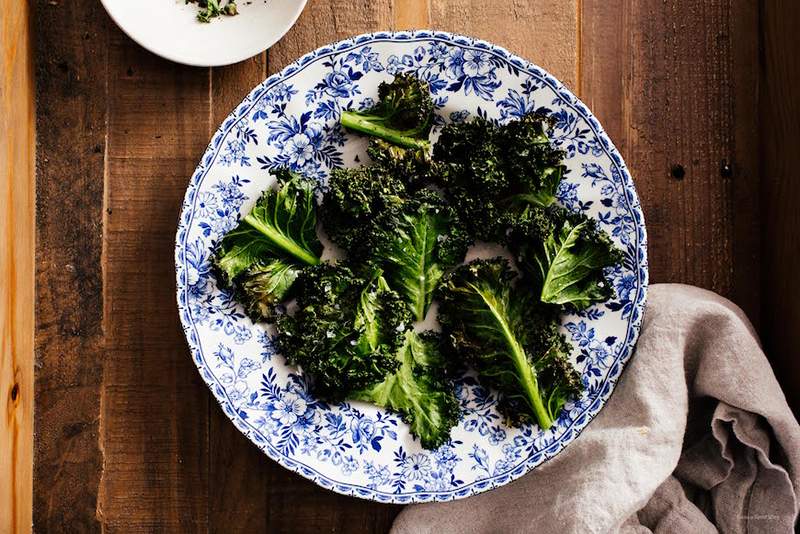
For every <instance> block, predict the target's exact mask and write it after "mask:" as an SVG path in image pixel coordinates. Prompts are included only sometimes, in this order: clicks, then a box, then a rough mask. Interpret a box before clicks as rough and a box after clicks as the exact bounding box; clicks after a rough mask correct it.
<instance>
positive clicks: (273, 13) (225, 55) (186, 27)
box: [102, 0, 306, 67]
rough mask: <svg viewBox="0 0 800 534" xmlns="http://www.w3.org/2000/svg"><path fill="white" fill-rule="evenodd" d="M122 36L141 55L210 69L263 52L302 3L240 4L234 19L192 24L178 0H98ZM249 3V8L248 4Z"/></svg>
mask: <svg viewBox="0 0 800 534" xmlns="http://www.w3.org/2000/svg"><path fill="white" fill-rule="evenodd" d="M102 2H103V6H104V7H105V8H106V11H108V14H109V15H110V16H111V18H112V19H113V20H114V22H116V23H117V25H118V26H119V27H120V28H122V31H124V32H125V33H127V34H128V36H129V37H130V38H131V39H133V40H134V41H136V42H137V43H139V44H140V45H142V46H143V47H144V48H146V49H147V50H149V51H151V52H153V53H154V54H157V55H159V56H161V57H163V58H166V59H169V60H171V61H176V62H178V63H183V64H185V65H193V66H198V67H216V66H220V65H230V64H231V63H237V62H239V61H242V60H244V59H247V58H249V57H252V56H254V55H256V54H258V53H260V52H263V51H264V50H266V49H267V48H269V47H270V46H272V45H273V44H275V43H276V42H277V41H278V39H280V38H281V37H283V36H284V34H285V33H286V32H287V31H289V28H291V27H292V26H293V25H294V23H295V21H296V20H297V17H299V16H300V13H301V12H302V11H303V8H304V7H305V5H306V0H240V1H239V2H237V7H238V9H239V14H238V15H235V16H226V15H221V16H219V17H217V18H215V19H212V20H211V22H208V23H204V22H200V21H198V20H197V13H198V11H199V9H200V8H199V7H198V6H197V4H186V3H185V1H184V0H137V1H135V2H134V1H131V0H102ZM248 2H249V3H248Z"/></svg>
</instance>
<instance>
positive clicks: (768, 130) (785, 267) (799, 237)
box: [759, 0, 800, 414]
mask: <svg viewBox="0 0 800 534" xmlns="http://www.w3.org/2000/svg"><path fill="white" fill-rule="evenodd" d="M762 6H763V7H762V12H761V15H762V27H763V41H762V50H763V63H762V66H761V73H760V74H761V86H760V89H761V95H762V97H761V106H760V112H761V125H760V128H759V133H760V135H759V138H760V140H761V145H760V148H761V151H760V152H761V161H762V170H761V176H762V184H763V188H762V192H763V196H762V200H763V206H762V208H763V211H762V213H763V225H762V230H763V234H762V239H763V249H762V250H763V258H764V259H763V264H762V265H763V283H764V286H763V295H764V300H763V309H762V310H763V321H762V325H763V333H764V335H763V338H764V343H765V348H766V352H767V355H768V356H769V357H770V359H771V361H772V364H773V366H774V368H775V374H776V375H777V376H778V380H780V382H781V384H782V385H783V387H784V391H785V392H786V396H787V397H788V400H789V404H790V405H791V406H792V407H793V409H794V412H795V414H800V358H799V357H798V347H800V279H798V273H800V231H799V230H798V229H799V228H800V207H798V206H800V177H799V176H798V173H799V171H798V169H800V151H798V146H800V88H798V80H800V57H798V54H797V51H798V50H800V32H798V28H800V6H798V4H797V3H796V2H792V1H778V0H775V1H772V0H770V1H769V2H763V3H762Z"/></svg>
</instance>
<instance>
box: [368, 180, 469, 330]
mask: <svg viewBox="0 0 800 534" xmlns="http://www.w3.org/2000/svg"><path fill="white" fill-rule="evenodd" d="M366 243H367V246H368V248H369V249H370V250H371V251H372V254H371V256H372V258H373V261H375V262H376V263H377V264H379V265H381V266H382V267H383V268H384V269H385V270H386V274H387V279H388V281H389V283H390V285H391V286H392V287H393V288H394V289H395V290H397V291H398V292H399V293H400V294H401V295H403V297H404V298H405V300H406V302H407V303H408V306H409V308H410V309H411V312H412V314H413V316H414V319H415V320H416V321H422V320H423V319H425V314H426V313H427V311H428V307H429V306H430V304H431V301H432V300H433V292H434V290H435V289H436V287H437V286H438V285H439V281H440V279H441V278H442V275H443V274H444V273H445V270H446V269H448V268H450V267H452V266H454V265H456V264H458V263H460V262H461V261H463V259H464V255H465V254H466V252H467V247H468V246H469V244H470V240H469V237H468V236H467V234H466V233H465V232H464V231H463V230H462V229H461V224H460V222H459V221H458V217H457V216H456V214H455V212H454V211H453V210H452V209H451V208H450V206H448V205H447V204H446V203H445V202H444V200H443V199H442V197H440V196H439V195H438V194H437V193H436V192H435V191H432V190H430V189H422V190H420V191H418V192H416V193H415V194H414V195H413V196H411V197H409V198H408V199H407V200H406V201H404V202H402V203H398V204H395V205H393V206H392V209H387V210H386V211H384V212H383V213H382V214H381V216H379V217H376V218H375V219H374V221H373V224H372V229H371V232H370V234H369V238H368V239H367V242H366Z"/></svg>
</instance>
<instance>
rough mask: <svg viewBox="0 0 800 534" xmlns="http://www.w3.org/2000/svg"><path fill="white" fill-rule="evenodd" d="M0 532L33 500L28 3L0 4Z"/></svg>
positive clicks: (19, 526) (25, 526) (23, 522)
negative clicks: (1, 187) (0, 187)
mask: <svg viewBox="0 0 800 534" xmlns="http://www.w3.org/2000/svg"><path fill="white" fill-rule="evenodd" d="M0 12H2V13H4V15H3V16H2V17H0V50H2V52H3V56H2V59H0V131H2V132H4V136H5V139H4V140H3V141H2V142H0V171H1V172H3V181H4V185H5V187H4V189H5V190H4V191H3V193H2V195H0V213H1V214H2V216H3V222H2V225H1V226H2V228H4V229H5V231H4V232H2V237H0V280H2V281H3V283H2V285H0V332H1V333H0V339H2V348H0V413H2V414H3V416H2V417H1V418H0V480H2V481H3V483H2V484H0V530H2V531H3V532H26V531H29V530H30V526H31V507H32V504H33V503H32V501H33V491H32V482H33V472H32V471H33V350H34V349H33V332H34V315H33V307H32V306H31V302H33V299H34V246H35V245H34V234H35V222H34V210H35V190H34V185H35V179H36V177H35V173H34V165H35V149H34V145H35V142H36V139H35V135H34V132H35V129H34V126H35V121H36V117H35V112H34V90H35V89H34V83H33V58H32V51H31V47H30V10H29V6H28V4H22V5H14V6H12V2H10V1H9V0H2V1H0Z"/></svg>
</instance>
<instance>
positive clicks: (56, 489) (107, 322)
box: [0, 0, 800, 533]
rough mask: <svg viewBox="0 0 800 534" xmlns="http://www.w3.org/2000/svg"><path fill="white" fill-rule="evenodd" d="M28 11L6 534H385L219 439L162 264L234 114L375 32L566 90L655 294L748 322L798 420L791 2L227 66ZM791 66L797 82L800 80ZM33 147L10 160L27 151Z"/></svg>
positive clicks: (620, 2) (102, 22)
mask: <svg viewBox="0 0 800 534" xmlns="http://www.w3.org/2000/svg"><path fill="white" fill-rule="evenodd" d="M0 4H2V5H3V6H5V7H6V8H7V9H2V10H0V11H1V12H3V13H4V15H1V16H2V17H4V19H3V20H4V22H3V25H2V27H0V33H2V31H3V30H5V37H3V38H2V40H3V46H4V50H5V52H6V54H5V59H4V61H5V64H4V65H5V66H6V67H7V68H8V71H7V72H9V73H11V72H12V67H13V68H15V69H16V68H17V67H19V65H20V64H21V65H22V67H20V68H21V69H22V70H21V71H20V72H21V74H18V75H17V76H18V77H15V78H14V80H16V81H15V82H14V84H13V86H12V87H11V89H9V90H8V91H11V92H8V91H7V92H6V93H5V98H6V102H5V103H6V106H8V107H7V108H4V109H11V108H12V107H13V108H15V109H14V112H13V113H9V114H8V115H4V116H3V117H0V126H3V130H4V131H5V130H7V129H8V128H12V127H13V126H14V121H16V124H17V128H18V132H22V134H23V135H28V136H30V135H31V133H32V132H31V128H30V126H31V124H30V113H31V111H30V110H31V109H32V108H30V106H27V107H23V108H22V109H21V110H20V109H19V108H18V107H17V106H16V105H12V103H11V102H10V100H8V99H9V98H11V97H10V96H9V95H14V94H17V95H24V93H25V92H26V91H30V87H31V85H30V76H29V74H30V72H31V71H30V70H26V68H25V59H24V58H23V57H22V56H20V55H19V54H23V53H27V51H28V45H29V44H30V43H29V42H28V41H27V40H26V37H25V35H27V33H26V32H27V25H26V22H27V13H26V10H25V9H24V8H23V9H16V8H15V9H12V6H11V2H10V1H8V0H0ZM33 4H34V6H33V10H32V13H33V14H32V20H33V26H32V28H33V29H32V38H31V39H32V44H33V48H34V49H35V56H34V60H33V64H34V66H35V73H36V84H37V88H36V99H37V102H36V106H37V112H36V131H37V136H38V142H37V145H36V175H35V184H36V196H37V200H36V227H35V228H36V248H35V251H36V256H35V273H36V277H35V289H36V297H35V310H36V321H35V355H36V358H35V364H36V365H35V388H34V389H35V415H36V419H35V444H34V446H33V448H32V450H33V459H32V460H31V455H30V452H29V451H30V449H27V451H28V452H26V449H25V447H30V425H31V423H30V413H31V410H33V409H34V408H33V403H32V402H31V399H32V398H33V397H32V393H33V392H32V391H31V388H32V384H33V379H32V378H31V372H32V370H33V363H32V362H33V360H32V359H31V358H30V356H29V355H27V354H26V353H25V350H26V343H25V341H26V339H28V338H26V337H25V332H26V331H27V330H30V331H32V330H33V326H32V324H29V323H30V321H31V316H30V315H29V313H28V312H26V310H30V308H31V300H30V299H31V298H32V295H33V289H32V287H30V286H31V284H32V283H33V281H32V279H31V281H30V283H28V282H26V279H25V277H24V276H22V278H19V277H18V273H26V272H31V270H32V269H31V267H30V263H31V261H32V255H31V256H26V255H25V253H24V252H23V253H22V254H20V255H18V256H17V257H16V258H15V256H14V254H15V253H14V250H23V251H24V250H31V251H32V246H31V236H32V233H31V231H29V230H28V227H29V226H31V225H32V221H33V219H32V213H31V212H30V209H28V210H27V211H26V209H25V206H29V207H30V206H32V205H33V200H32V197H31V195H30V194H28V193H30V189H28V188H26V187H27V186H29V185H31V184H32V182H30V183H29V182H26V181H25V180H27V178H26V177H27V176H32V174H31V172H30V169H29V166H26V165H27V163H26V162H29V161H30V158H28V159H25V155H24V154H23V156H22V162H21V163H19V164H18V165H16V164H15V166H14V168H15V169H17V170H16V171H15V172H17V173H18V174H16V175H14V176H13V177H12V173H11V171H9V184H16V185H14V186H12V185H9V186H8V193H7V194H6V195H5V196H4V197H3V204H2V205H0V208H2V209H0V213H3V214H4V216H6V215H7V213H8V210H10V211H11V213H12V215H8V216H7V219H6V220H5V221H4V223H3V224H4V225H6V226H5V232H3V233H4V235H5V237H3V239H4V241H3V243H4V245H2V247H0V248H3V251H2V252H0V259H2V260H3V261H2V265H3V269H5V270H4V271H3V272H4V274H5V278H4V280H10V281H11V282H12V283H10V284H9V287H11V285H14V284H16V286H15V287H17V286H18V287H17V289H16V291H17V292H16V295H17V298H16V300H9V299H11V297H8V298H6V297H3V302H4V303H5V304H4V308H3V309H4V310H5V311H4V315H2V319H3V325H4V327H8V328H11V329H15V330H13V331H14V332H21V334H20V336H21V337H20V338H19V339H18V340H17V341H18V342H17V344H16V345H14V344H12V345H11V346H10V347H11V348H9V345H8V344H7V343H6V342H5V341H4V347H3V360H2V362H3V364H2V365H3V366H2V367H0V372H1V373H2V384H0V385H2V388H3V389H2V390H0V394H2V395H6V393H5V392H6V391H8V392H9V393H8V398H7V399H6V401H5V402H6V404H7V406H8V409H7V410H5V411H4V413H8V414H9V416H8V417H7V418H4V422H3V423H0V440H2V441H0V453H4V454H5V453H6V452H8V454H9V456H8V457H9V458H13V460H12V461H11V462H10V463H7V465H5V467H3V466H0V467H3V469H6V470H8V471H9V472H10V476H12V477H13V479H12V482H11V484H10V485H7V488H6V489H2V490H0V506H2V508H0V516H2V515H4V512H5V511H6V510H9V514H10V515H8V516H7V517H9V518H11V520H10V521H13V522H11V523H10V524H11V529H15V528H23V527H26V526H27V525H28V524H30V521H31V514H32V520H33V522H34V525H35V526H36V530H38V531H41V532H60V531H74V532H78V531H95V530H100V529H101V528H103V529H104V530H108V531H110V532H116V531H119V532H126V533H130V532H156V531H158V532H161V531H164V532H194V531H215V532H231V531H236V530H244V529H247V530H250V531H272V532H314V533H316V532H386V531H387V529H388V528H389V526H390V524H391V522H392V519H393V518H394V516H395V515H396V514H397V513H398V511H399V510H400V508H399V507H397V506H388V505H379V504H374V503H370V502H365V501H360V500H357V499H353V498H347V497H342V496H339V495H336V494H334V493H331V492H328V491H325V490H322V489H320V488H318V487H316V486H315V485H313V484H312V483H310V482H308V481H306V480H304V479H301V478H300V477H298V476H296V475H294V474H292V473H289V472H288V471H286V470H284V469H283V468H281V467H279V466H278V465H277V464H276V463H274V462H272V461H270V460H268V459H267V458H266V457H265V456H264V455H263V454H262V453H261V452H259V451H258V450H257V449H256V448H255V447H254V446H252V445H251V444H250V443H249V442H247V440H246V439H245V438H243V437H242V436H241V435H240V434H239V433H238V432H237V431H236V429H235V428H234V427H233V425H232V424H230V423H229V421H228V420H227V419H226V417H225V416H224V415H223V414H222V412H221V411H220V409H219V408H218V406H217V404H216V403H215V402H214V401H213V399H212V397H211V396H210V394H209V392H208V391H207V389H206V387H205V386H204V384H203V383H202V381H201V379H200V377H199V375H198V373H197V371H196V369H195V368H194V366H193V364H192V361H191V359H190V358H189V356H188V353H187V348H186V344H185V342H184V340H183V336H182V334H181V330H180V327H179V324H178V316H177V313H176V309H175V295H174V284H173V280H174V271H173V259H172V254H173V243H174V234H175V226H176V220H177V215H178V209H179V205H180V202H181V200H182V198H183V194H184V188H185V186H186V184H187V181H188V178H189V176H190V174H191V173H192V171H193V169H194V167H195V165H196V163H197V161H198V158H199V157H200V155H201V153H202V152H203V149H204V148H205V146H206V143H207V142H208V140H209V139H210V136H211V134H212V132H213V131H214V130H215V129H216V127H217V125H218V124H219V123H220V121H221V120H222V119H223V118H224V117H225V116H226V115H227V114H228V112H229V111H230V110H231V108H232V107H233V106H234V105H235V104H236V103H238V102H239V100H240V99H241V98H242V97H243V96H244V95H245V94H246V93H247V92H248V91H249V90H250V89H251V88H252V87H253V86H254V85H255V84H257V83H259V82H260V81H261V80H263V79H264V77H265V76H267V75H269V74H270V73H274V72H276V71H278V70H279V69H281V68H282V67H283V66H285V65H286V64H287V63H289V62H291V61H292V60H294V59H295V58H297V57H299V56H300V55H301V54H303V53H305V52H307V51H310V50H312V49H314V48H316V47H318V46H320V45H322V44H325V43H328V42H331V41H334V40H337V39H339V38H343V37H347V36H351V35H354V34H358V33H362V32H368V31H373V30H386V29H399V28H410V27H418V28H422V27H432V28H436V29H444V30H451V31H456V32H459V33H464V34H468V35H473V36H477V37H481V38H484V39H487V40H491V41H493V42H495V43H498V44H500V45H503V46H505V47H507V48H508V49H510V50H512V51H513V52H516V53H517V54H519V55H521V56H523V57H525V58H528V59H530V60H532V61H533V62H535V63H537V64H539V65H541V66H543V67H544V68H546V69H548V70H549V71H550V72H552V73H553V74H554V75H555V76H557V77H558V78H560V79H561V80H562V81H564V82H565V83H566V85H567V86H568V87H570V88H572V89H573V90H574V91H575V92H576V93H577V94H578V95H579V96H580V97H581V98H583V99H584V101H585V102H586V103H587V104H588V105H589V107H590V108H592V109H593V110H594V112H595V113H596V115H597V116H598V117H599V118H600V120H601V121H602V122H603V124H604V126H605V128H606V130H607V131H608V132H609V134H610V136H611V138H612V139H613V140H614V141H615V143H616V144H617V146H618V147H619V148H620V150H621V152H622V154H623V156H624V157H625V159H626V161H627V163H628V166H629V167H630V168H631V170H632V174H633V176H634V178H635V181H636V185H637V188H638V191H639V195H640V197H641V199H642V204H643V206H644V212H645V216H646V219H647V228H648V233H649V242H650V247H649V250H650V273H651V282H653V283H658V282H668V281H674V282H685V283H690V284H695V285H699V286H702V287H706V288H709V289H711V290H714V291H717V292H719V293H721V294H723V295H725V296H728V297H730V298H732V299H733V300H734V301H735V302H737V303H738V304H739V305H740V306H742V307H743V308H744V310H745V311H746V312H747V313H748V314H749V315H750V317H751V318H752V319H753V321H754V322H755V324H756V325H757V326H758V328H759V331H760V332H761V334H762V335H763V337H764V340H765V343H766V346H767V348H768V351H769V353H770V356H771V357H772V358H773V362H774V364H775V367H776V369H777V371H778V374H779V376H780V377H781V378H782V379H783V380H784V383H785V384H786V386H787V388H791V389H787V391H791V395H792V397H791V398H792V402H793V404H794V406H795V407H797V406H798V386H800V380H798V375H800V373H798V370H800V364H798V359H796V358H794V357H793V356H794V355H796V349H795V347H796V346H797V345H796V343H797V342H800V333H798V332H800V307H798V305H797V301H798V300H800V299H798V298H797V297H798V296H800V293H799V292H798V288H799V287H800V286H799V285H798V282H797V281H796V276H797V272H798V271H800V259H799V256H798V250H800V244H799V243H798V237H797V236H798V231H797V227H798V223H800V219H799V218H800V215H798V211H799V210H797V208H796V202H797V201H798V199H800V191H799V190H798V185H797V182H796V181H793V180H792V178H793V177H792V176H791V174H790V171H791V170H792V169H793V168H797V163H800V162H799V161H798V159H800V155H799V154H798V152H800V151H798V150H797V146H796V145H797V140H798V139H800V125H799V124H798V121H797V117H798V111H799V107H800V104H798V98H797V95H798V91H797V89H796V87H793V86H792V82H796V81H800V78H798V74H800V66H799V65H798V61H797V59H796V57H797V52H798V50H800V47H798V38H799V37H798V36H799V35H800V32H799V31H798V22H800V17H799V16H798V14H797V9H793V8H792V6H791V5H790V4H792V3H791V2H788V1H787V2H781V1H778V0H767V1H762V2H760V3H758V2H755V1H753V2H746V1H739V0H715V1H713V2H709V1H705V0H685V1H682V2H681V1H678V0H658V1H656V0H652V1H649V0H648V1H641V2H640V1H633V0H628V1H624V0H605V1H595V0H569V1H567V0H530V1H521V0H496V1H492V2H477V1H472V2H471V1H468V0H310V1H309V3H308V6H307V7H306V10H305V12H304V13H303V14H302V16H301V17H300V19H299V21H298V23H297V25H296V26H295V27H294V28H293V29H292V30H291V31H290V32H289V33H288V34H287V35H286V37H285V38H284V39H282V40H281V41H280V42H279V43H278V44H277V45H275V46H274V47H273V48H272V49H271V50H269V51H268V52H267V53H264V54H261V55H259V56H257V57H254V58H253V59H250V60H248V61H245V62H243V63H240V64H238V65H234V66H230V67H225V68H189V67H183V66H180V65H175V64H173V63H170V62H168V61H165V60H162V59H160V58H158V57H155V56H153V55H152V54H150V53H148V52H146V51H145V50H143V49H142V48H140V47H139V46H137V45H136V44H134V43H133V42H132V41H131V40H130V39H128V38H127V37H126V36H125V35H124V34H123V33H122V32H121V31H120V30H119V29H118V28H117V27H116V26H115V25H114V24H113V23H112V22H111V21H110V20H109V19H108V17H107V15H106V14H105V12H104V11H103V9H102V7H101V6H100V4H99V2H96V1H88V0H72V1H65V0H38V1H36V2H33ZM8 12H14V14H13V15H6V13H8ZM17 12H19V13H17ZM154 15H155V14H154ZM787 48H788V49H789V50H791V52H790V53H791V55H792V57H794V58H795V59H786V56H785V54H783V53H782V50H786V49H787ZM15 54H16V55H15ZM4 72H6V71H4ZM9 82H10V78H9V79H7V83H5V84H3V86H4V87H5V88H6V89H8V86H9ZM14 91H16V93H14ZM20 98H23V100H24V97H20ZM26 117H27V119H26ZM26 120H27V121H28V122H27V123H26V122H25V121H26ZM3 121H6V122H7V123H8V124H6V122H3ZM26 139H27V144H26V143H25V141H24V140H23V141H21V142H19V143H18V144H17V145H14V146H16V147H17V150H18V151H19V150H22V151H23V152H24V150H25V147H26V146H27V147H28V150H30V147H31V143H30V137H27V138H26ZM790 140H794V143H793V144H792V143H790V142H789V141H790ZM14 146H12V143H11V141H9V144H8V147H10V148H9V149H8V150H12V149H14ZM782 147H783V148H782ZM786 147H791V149H785V148H786ZM1 150H2V148H0V151H1ZM12 152H13V150H12ZM0 154H2V152H0ZM9 160H11V158H10V157H9ZM4 170H5V169H4ZM26 184H27V185H26ZM26 191H27V192H28V193H26ZM26 195H27V196H26ZM14 206H18V207H17V208H14V209H12V208H13V207H14ZM19 206H21V207H19ZM15 209H16V211H15ZM15 224H16V225H17V226H16V230H15V231H13V229H14V228H15V226H14V225H15ZM26 240H27V241H26ZM10 243H11V244H15V246H16V247H17V248H16V249H15V248H14V247H12V248H11V249H8V246H10V245H9V244H10ZM20 247H22V248H20ZM25 247H27V249H26V248H25ZM31 254H32V253H31ZM26 261H27V262H28V265H27V270H26V265H25V262H26ZM789 274H793V275H794V277H795V278H794V279H793V278H792V277H791V276H789ZM14 291H15V290H13V289H12V290H11V291H10V292H9V291H6V292H4V293H3V295H8V294H14ZM20 295H21V297H20ZM792 301H794V302H792ZM9 310H10V311H9ZM15 310H16V311H15ZM15 313H16V315H15ZM26 321H27V323H26ZM9 325H10V326H9ZM26 329H27V330H26ZM8 331H11V330H8ZM12 338H13V336H12ZM15 339H16V338H15ZM28 349H30V347H29V346H28ZM8 355H10V359H9V358H6V356H8ZM14 358H17V359H14ZM26 362H27V363H26ZM6 386H8V387H6ZM6 427H8V428H6ZM12 431H13V432H12ZM9 451H10V452H9ZM12 454H13V456H12ZM31 461H32V462H33V463H32V465H33V474H32V478H33V491H32V495H33V497H32V499H33V501H32V505H31V502H30V493H31V490H30V478H31ZM0 470H1V469H0ZM0 486H4V484H3V483H0ZM31 510H32V512H31ZM0 523H2V521H0ZM0 530H3V526H2V525H0Z"/></svg>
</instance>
